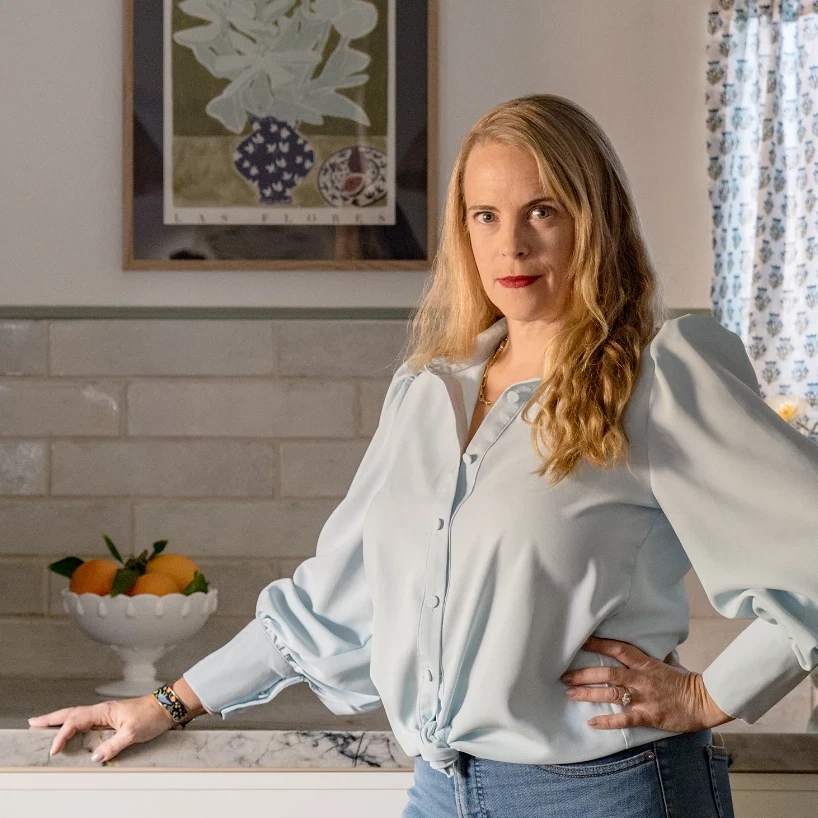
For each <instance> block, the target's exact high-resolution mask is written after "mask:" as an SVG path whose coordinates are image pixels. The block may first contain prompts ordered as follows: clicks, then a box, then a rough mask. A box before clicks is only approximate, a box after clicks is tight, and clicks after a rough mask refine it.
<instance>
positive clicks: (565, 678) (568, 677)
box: [560, 673, 571, 683]
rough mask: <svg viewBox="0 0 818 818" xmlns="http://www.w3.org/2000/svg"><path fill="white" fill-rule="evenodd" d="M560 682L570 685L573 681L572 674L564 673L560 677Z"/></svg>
mask: <svg viewBox="0 0 818 818" xmlns="http://www.w3.org/2000/svg"><path fill="white" fill-rule="evenodd" d="M560 681H561V682H566V683H568V682H569V681H571V674H570V673H564V674H563V675H562V676H560Z"/></svg>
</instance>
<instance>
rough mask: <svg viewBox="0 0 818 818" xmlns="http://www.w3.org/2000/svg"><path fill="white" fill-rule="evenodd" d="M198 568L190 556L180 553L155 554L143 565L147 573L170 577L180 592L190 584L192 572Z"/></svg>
mask: <svg viewBox="0 0 818 818" xmlns="http://www.w3.org/2000/svg"><path fill="white" fill-rule="evenodd" d="M198 570H199V566H198V565H196V563H195V562H193V560H192V559H190V557H185V556H182V554H157V555H156V556H155V557H153V558H152V559H149V560H148V563H147V565H146V566H145V571H146V572H147V573H148V574H164V575H165V576H166V577H170V578H171V579H172V580H173V581H174V582H175V583H176V588H177V590H178V591H179V592H180V593H181V592H182V591H184V590H185V588H186V587H187V586H188V585H189V584H190V582H191V580H192V579H193V574H194V573H196V571H198Z"/></svg>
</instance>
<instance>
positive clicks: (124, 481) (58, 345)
mask: <svg viewBox="0 0 818 818" xmlns="http://www.w3.org/2000/svg"><path fill="white" fill-rule="evenodd" d="M406 332H407V324H406V321H405V320H333V319H330V320H289V319H288V320H285V319H270V320H256V319H195V320H191V319H128V318H126V319H85V320H75V319H65V320H63V319H43V320H0V677H2V676H15V677H26V676H29V677H30V676H39V677H88V678H99V677H111V678H116V677H117V676H118V675H119V672H120V669H121V664H120V660H119V659H118V658H117V657H116V656H115V655H114V654H113V652H112V651H110V649H109V648H107V647H105V646H102V645H99V644H97V643H96V642H93V641H92V640H90V639H89V638H88V637H87V636H85V635H84V634H82V633H81V632H80V631H79V630H78V629H77V628H76V627H75V626H74V624H73V622H72V621H71V619H70V618H69V617H68V616H67V615H66V614H65V613H64V612H63V610H62V605H61V601H60V596H59V594H60V591H61V589H62V588H63V587H65V586H66V585H67V582H68V581H67V580H66V579H65V578H63V577H59V576H57V575H55V574H53V573H51V572H49V571H48V570H47V568H46V565H47V564H48V563H49V562H51V561H53V560H55V559H58V558H59V557H62V556H66V555H69V554H75V555H77V556H79V557H82V558H83V559H88V558H92V557H99V556H107V550H106V548H105V544H104V542H103V540H102V532H104V533H106V534H108V535H109V536H110V537H111V538H112V539H113V540H114V542H116V543H117V545H118V546H119V547H120V551H121V552H122V553H123V554H130V553H131V552H138V551H141V550H142V549H144V548H149V547H150V544H151V543H153V542H154V541H155V540H158V539H167V540H169V544H168V550H172V551H176V552H179V553H183V554H188V555H189V556H191V557H192V558H194V559H195V560H196V561H197V562H198V564H199V565H200V567H201V568H202V571H203V572H204V574H205V576H206V577H207V578H208V579H209V580H210V581H211V582H212V583H213V585H214V586H215V587H217V588H218V589H219V608H218V610H217V612H216V613H215V614H214V615H213V616H212V617H211V619H210V620H209V621H208V623H207V624H206V625H205V627H204V628H203V629H202V631H200V632H199V633H198V634H197V635H196V636H195V637H194V638H193V639H192V640H191V641H190V643H189V644H186V645H180V646H178V647H177V648H175V649H174V650H173V651H171V652H170V653H169V654H168V655H167V656H165V657H164V658H163V659H162V660H160V662H159V672H160V676H163V677H164V678H170V679H173V678H176V677H178V676H179V675H180V674H181V672H182V671H184V670H185V669H186V668H187V667H189V666H190V665H191V664H193V663H194V662H195V661H196V660H198V659H199V658H200V657H202V656H204V655H206V654H207V653H209V652H211V651H212V650H215V649H216V648H217V647H219V646H220V645H222V644H224V643H225V642H226V641H228V640H229V639H230V638H231V637H232V636H233V635H234V634H235V633H237V632H238V631H239V630H240V629H241V628H242V627H243V626H244V625H245V624H246V622H247V621H248V620H249V619H250V618H251V617H252V615H253V610H254V605H255V600H256V597H257V595H258V593H259V592H260V591H261V589H262V588H263V587H264V586H265V585H267V584H268V583H269V582H271V581H272V580H274V579H276V578H278V577H284V576H291V575H292V572H293V571H294V569H295V567H296V566H297V565H298V564H299V563H300V562H301V561H302V560H303V559H305V558H306V557H308V556H310V555H311V554H313V553H314V549H315V543H316V540H317V538H318V534H319V532H320V530H321V527H322V526H323V524H324V522H325V521H326V519H327V518H328V516H329V514H330V513H331V512H332V510H333V509H334V508H335V506H336V505H337V503H338V502H339V501H340V499H341V498H342V497H343V496H344V494H345V492H346V489H347V487H348V486H349V483H350V481H351V480H352V476H353V474H354V473H355V470H356V468H357V466H358V463H359V462H360V459H361V457H362V456H363V453H364V451H365V449H366V446H367V443H368V441H369V438H370V437H371V435H372V434H373V432H374V430H375V426H376V424H377V421H378V416H379V411H380V406H381V402H382V400H383V396H384V394H385V391H386V387H387V385H388V383H389V380H390V376H391V374H392V372H393V371H394V369H395V368H396V367H397V365H398V364H399V362H400V361H399V355H400V351H401V348H402V346H403V343H404V341H405V339H406ZM686 583H687V588H688V594H689V598H690V607H691V628H690V635H689V637H688V639H687V640H686V641H685V642H684V643H683V644H682V645H681V646H680V647H679V653H680V657H681V661H682V664H684V665H685V666H686V667H688V668H690V669H693V670H702V669H703V668H704V667H706V665H707V664H708V663H709V662H710V661H711V660H712V659H713V658H714V657H715V656H716V655H717V654H718V653H719V652H720V651H721V650H722V649H723V648H724V647H725V646H726V645H727V644H728V643H729V642H730V641H731V640H732V639H733V638H734V637H735V636H736V635H738V633H739V632H740V631H741V630H743V628H744V627H746V626H747V624H749V621H750V620H746V619H744V620H730V619H726V618H724V617H722V616H721V615H720V614H718V612H716V611H715V610H714V609H713V607H712V606H711V605H710V602H709V601H708V599H707V597H706V595H705V593H704V591H703V589H702V588H701V585H700V584H699V582H698V580H697V578H696V576H695V574H693V573H692V572H691V573H690V574H688V576H687V578H686ZM760 659H761V657H760ZM295 687H299V688H304V689H305V690H306V686H305V685H297V686H295ZM288 693H289V691H284V693H282V695H281V698H282V699H283V698H284V697H285V695H287V694H288ZM290 698H292V696H290ZM309 706H311V707H314V710H315V713H316V714H318V717H319V718H320V713H321V712H322V711H324V707H323V705H322V704H321V703H320V702H319V701H318V700H317V699H314V698H313V699H312V703H311V704H310V705H309ZM809 707H810V684H809V681H808V680H806V681H804V682H803V683H802V684H801V685H799V686H798V687H797V688H796V689H795V690H793V691H792V692H791V693H790V694H789V695H788V696H787V697H785V699H784V700H782V701H781V702H780V703H779V704H778V705H776V706H775V707H774V708H773V709H772V710H770V711H769V712H768V713H767V714H766V715H765V716H763V717H762V718H761V719H760V720H759V721H758V722H757V723H756V724H754V725H747V724H744V722H738V721H736V722H731V723H729V724H727V725H723V726H722V727H720V728H719V729H720V730H740V731H761V732H766V731H771V732H776V731H784V732H802V731H803V730H804V729H805V726H806V723H807V719H808V716H809ZM350 723H354V719H351V720H350Z"/></svg>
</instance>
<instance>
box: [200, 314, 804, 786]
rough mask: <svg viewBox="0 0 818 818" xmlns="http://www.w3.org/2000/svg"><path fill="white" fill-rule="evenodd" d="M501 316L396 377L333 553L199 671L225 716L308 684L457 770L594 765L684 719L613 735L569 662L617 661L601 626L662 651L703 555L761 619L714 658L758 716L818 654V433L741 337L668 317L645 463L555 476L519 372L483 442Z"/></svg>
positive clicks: (728, 591) (649, 357) (652, 372)
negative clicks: (465, 764)
mask: <svg viewBox="0 0 818 818" xmlns="http://www.w3.org/2000/svg"><path fill="white" fill-rule="evenodd" d="M505 334H506V319H505V318H501V319H500V320H499V321H497V322H496V323H495V324H493V325H492V326H491V327H489V328H488V329H486V330H485V331H484V332H482V333H480V335H479V336H478V337H477V342H476V345H475V347H474V352H473V354H472V356H471V357H470V358H469V359H468V360H466V361H463V362H460V363H457V364H452V363H447V362H445V361H443V360H441V359H438V360H436V361H433V362H432V363H430V364H429V365H427V366H426V367H425V368H424V369H423V370H421V371H420V372H414V371H410V370H409V369H408V367H407V365H406V364H405V363H404V364H403V365H402V366H401V367H400V368H399V369H398V370H397V372H396V373H395V374H394V377H393V378H392V381H391V384H390V386H389V388H388V391H387V394H386V398H385V400H384V403H383V408H382V410H381V415H380V423H379V426H378V428H377V431H376V432H375V434H374V436H373V438H372V441H371V443H370V445H369V447H368V449H367V451H366V453H365V455H364V457H363V459H362V461H361V463H360V466H359V468H358V471H357V473H356V474H355V477H354V479H353V481H352V484H351V485H350V488H349V492H348V494H347V495H346V497H345V498H344V500H343V501H342V502H341V503H340V505H338V506H337V508H336V509H335V511H334V512H333V513H332V514H331V515H330V517H329V518H328V519H327V521H326V523H325V525H324V527H323V529H322V530H321V533H320V535H319V538H318V542H317V546H316V553H315V556H313V557H309V558H308V559H306V560H304V561H303V562H302V563H301V564H300V565H299V566H298V567H297V568H296V570H295V572H294V573H293V576H292V578H281V579H277V580H275V581H274V582H271V583H270V584H269V585H268V586H267V587H266V588H265V589H264V590H263V591H262V592H261V594H260V596H259V597H258V602H257V605H256V616H255V619H253V621H252V622H250V623H249V624H248V625H247V626H246V627H245V628H244V629H243V630H242V631H240V632H239V633H238V634H237V635H236V636H235V637H234V638H233V639H232V640H231V641H229V642H228V643H227V644H226V645H224V646H223V647H221V648H219V649H218V650H216V651H214V652H213V653H211V654H210V655H208V656H206V657H205V658H204V659H202V660H201V661H199V662H198V663H197V664H195V665H194V666H193V667H192V668H190V669H189V670H188V671H187V672H186V673H185V674H184V678H185V679H186V680H187V682H188V683H189V684H190V686H191V687H192V688H193V690H194V691H195V692H196V694H197V695H198V696H199V698H200V699H201V700H202V702H203V704H204V706H205V707H206V708H207V710H209V711H210V712H212V713H219V714H221V716H222V717H223V718H227V717H228V716H229V715H230V714H231V713H236V712H239V711H242V710H245V709H247V708H249V707H254V706H256V705H261V704H265V703H266V702H269V701H271V700H272V699H273V698H275V696H277V695H278V694H279V693H280V692H281V691H282V690H284V688H286V687H288V686H289V685H291V684H296V683H298V682H306V683H307V684H308V685H309V686H310V688H311V690H312V691H313V692H314V693H315V695H316V696H317V697H318V698H319V699H320V700H321V701H322V702H323V703H324V704H325V705H326V707H327V708H329V710H331V711H332V712H333V713H338V714H349V713H361V712H365V711H368V710H373V709H375V708H377V707H380V706H381V705H383V707H384V708H385V710H386V714H387V717H388V719H389V722H390V724H391V726H392V728H393V731H394V735H395V737H396V739H397V740H398V742H399V743H400V745H401V746H402V748H403V749H404V751H405V752H406V753H407V754H408V755H410V756H415V755H418V754H420V755H421V756H422V757H423V758H424V759H426V760H428V761H429V762H430V763H431V764H432V766H434V767H435V768H436V769H439V770H442V771H443V772H444V773H445V774H446V775H449V776H451V775H452V772H453V771H452V768H451V766H452V763H453V761H454V759H455V758H456V757H457V752H458V751H459V750H462V751H464V752H467V753H470V754H472V755H475V756H480V757H484V758H489V759H495V760H500V761H506V762H520V763H526V764H554V763H566V762H572V761H583V760H587V759H592V758H597V757H600V756H603V755H607V754H609V753H613V752H617V751H619V750H622V749H625V748H627V747H631V746H635V745H639V744H642V743H645V742H648V741H652V740H655V739H660V738H664V737H666V736H671V735H675V733H672V732H667V731H664V730H659V729H655V728H652V727H651V728H646V727H630V728H626V729H620V730H600V729H596V728H594V727H591V726H589V725H587V724H586V722H587V720H588V719H589V718H591V717H592V716H596V715H600V714H609V713H618V712H621V711H622V710H623V708H622V706H620V705H618V704H611V703H603V702H588V701H572V700H571V699H569V698H568V697H567V696H566V695H565V693H564V690H565V685H563V683H562V682H561V681H560V676H561V674H562V673H564V672H565V671H566V670H568V669H570V668H579V667H588V666H592V665H595V664H599V665H613V666H617V665H619V662H617V660H615V659H611V658H609V657H607V656H603V655H602V654H598V653H592V652H586V651H583V650H581V649H580V646H581V645H582V644H583V643H584V642H585V640H586V639H587V637H588V636H589V635H591V634H595V635H596V636H600V637H603V638H609V639H619V640H622V641H626V642H630V643H632V644H634V645H636V646H637V647H638V648H640V649H641V650H643V651H645V652H646V653H648V654H650V655H651V656H654V657H656V658H658V659H660V660H661V659H663V658H664V657H665V656H666V655H667V654H668V653H669V652H671V651H673V650H675V648H676V646H677V645H678V644H679V643H681V642H683V641H684V640H685V639H686V638H687V636H688V628H689V608H688V600H687V597H686V593H685V589H684V584H683V579H684V576H685V574H686V573H687V571H688V569H689V568H690V566H691V563H692V565H693V568H694V569H695V571H696V573H697V574H698V576H699V578H700V580H701V582H702V585H703V587H704V589H705V590H706V592H707V595H708V598H709V599H710V602H711V603H712V604H713V606H714V607H715V608H716V610H718V611H719V613H721V614H723V615H724V616H726V617H729V618H731V619H734V618H745V617H746V618H753V619H754V621H753V622H752V623H751V624H750V625H749V626H748V627H747V628H746V629H745V630H744V631H743V632H742V633H741V634H740V635H739V636H738V637H737V638H736V639H735V640H733V642H732V643H731V644H730V645H728V647H727V648H726V649H725V650H724V651H723V652H722V653H721V654H720V655H719V656H718V657H717V658H716V659H715V660H714V661H713V662H712V664H710V665H709V667H707V668H706V669H705V670H704V673H703V679H704V683H705V685H706V687H707V689H708V691H709V692H710V694H711V696H712V697H713V699H714V700H715V702H716V704H718V706H719V707H720V708H721V709H722V710H723V711H725V712H726V713H728V714H729V715H731V716H733V717H735V718H740V719H743V720H744V721H747V722H749V723H752V722H754V721H756V720H757V719H758V718H759V717H760V716H761V715H763V714H764V713H765V712H766V711H767V710H769V709H770V708H771V707H772V706H773V705H774V704H776V703H777V702H778V701H779V700H780V699H782V698H783V697H784V696H785V695H786V694H787V693H788V692H789V691H790V690H792V689H793V688H794V687H795V686H796V685H797V684H798V683H799V682H801V681H802V680H803V679H805V678H806V677H807V675H808V673H809V671H810V670H811V669H812V668H814V667H816V665H818V559H817V558H816V553H817V551H816V546H818V446H816V444H815V443H814V442H812V441H810V440H809V439H808V438H807V437H805V436H804V435H802V434H800V433H799V432H798V431H797V430H795V429H793V428H792V427H791V426H789V424H787V423H786V422H785V421H784V420H782V419H781V418H780V417H779V416H778V415H777V414H776V412H775V411H774V410H773V409H771V408H770V407H769V406H768V405H767V404H766V403H765V402H764V400H763V399H762V398H761V396H760V393H759V389H758V382H757V379H756V375H755V372H754V370H753V368H752V365H751V364H750V361H749V359H748V357H747V354H746V351H745V348H744V345H743V343H742V341H741V339H740V338H739V336H738V335H736V334H735V333H733V332H731V331H729V330H727V329H726V328H724V327H722V326H721V324H719V323H718V322H717V321H716V320H715V319H713V318H712V317H710V316H704V315H685V316H682V317H681V318H676V319H672V320H669V321H666V322H665V323H664V324H663V325H662V327H661V328H660V330H659V331H658V333H657V334H656V336H655V337H654V339H653V340H652V341H651V342H650V344H649V346H648V347H647V350H646V353H645V354H644V355H643V359H642V367H641V371H640V373H639V377H638V380H637V384H636V388H635V390H634V392H633V394H632V396H631V399H630V401H629V403H628V406H627V410H626V416H625V428H626V431H627V434H628V437H629V440H630V447H631V449H630V450H631V467H632V471H629V470H628V468H627V465H626V464H624V463H619V464H618V465H617V466H616V467H615V468H613V469H599V468H596V467H592V466H590V465H588V464H587V463H586V462H585V461H583V463H582V464H581V465H580V467H579V468H578V470H577V471H576V472H574V474H572V475H571V476H570V477H569V478H567V479H565V480H564V481H563V482H561V483H559V484H558V485H556V486H554V487H549V486H548V485H547V481H546V480H545V479H544V478H541V477H538V476H536V474H533V473H532V472H533V470H534V469H535V467H536V466H537V465H538V463H539V460H538V459H537V456H536V453H535V452H534V449H533V447H532V443H531V427H530V426H528V425H527V424H525V423H524V422H523V420H522V417H521V410H522V407H523V405H524V404H525V402H526V399H527V398H528V397H529V396H530V395H531V393H532V391H533V390H534V388H535V386H536V385H537V384H538V383H539V379H536V378H535V379H532V380H527V381H521V382H518V383H515V384H512V385H511V386H509V387H508V388H507V389H506V390H505V391H504V392H503V394H502V396H501V397H500V398H498V399H497V401H496V402H495V403H494V404H493V405H492V406H491V408H490V410H489V412H488V415H487V416H486V418H485V419H484V420H483V422H482V423H481V425H480V427H479V428H478V430H477V433H476V434H475V436H474V438H473V439H472V440H471V441H470V442H469V444H468V446H464V442H465V440H466V434H467V430H468V428H469V424H470V420H471V414H472V411H473V408H474V405H475V401H476V399H477V393H478V389H479V386H480V380H481V377H482V374H483V370H484V368H485V366H486V363H487V361H488V358H489V356H490V355H491V353H492V352H493V351H494V350H495V349H496V347H497V345H498V343H499V341H500V339H501V338H502V337H503V336H504V335H505Z"/></svg>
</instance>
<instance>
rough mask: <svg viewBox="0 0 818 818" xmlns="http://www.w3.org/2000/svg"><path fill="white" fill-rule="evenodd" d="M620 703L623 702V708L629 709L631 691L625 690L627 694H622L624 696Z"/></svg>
mask: <svg viewBox="0 0 818 818" xmlns="http://www.w3.org/2000/svg"><path fill="white" fill-rule="evenodd" d="M620 701H621V702H622V706H623V707H627V706H628V705H629V704H630V703H631V694H630V691H628V690H627V689H626V690H625V692H624V693H623V694H622V696H621V698H620Z"/></svg>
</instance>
